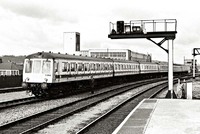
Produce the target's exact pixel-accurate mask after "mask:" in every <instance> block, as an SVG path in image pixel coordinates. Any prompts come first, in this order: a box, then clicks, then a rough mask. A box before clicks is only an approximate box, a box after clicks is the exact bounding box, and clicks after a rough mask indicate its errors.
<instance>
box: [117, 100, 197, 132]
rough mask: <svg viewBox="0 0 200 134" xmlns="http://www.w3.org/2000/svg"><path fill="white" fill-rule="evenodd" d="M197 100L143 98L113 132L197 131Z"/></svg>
mask: <svg viewBox="0 0 200 134" xmlns="http://www.w3.org/2000/svg"><path fill="white" fill-rule="evenodd" d="M199 105H200V101H199V100H185V99H144V100H143V101H142V102H141V103H140V104H138V106H137V107H136V108H135V109H133V110H132V111H131V112H130V114H129V115H128V116H127V117H126V118H125V119H124V121H123V122H122V123H121V124H120V125H119V126H118V127H117V128H116V129H115V131H114V132H113V134H178V133H179V134H197V133H199V131H200V129H199V126H200V122H199V119H198V117H199V116H200V112H199V111H200V107H198V106H199Z"/></svg>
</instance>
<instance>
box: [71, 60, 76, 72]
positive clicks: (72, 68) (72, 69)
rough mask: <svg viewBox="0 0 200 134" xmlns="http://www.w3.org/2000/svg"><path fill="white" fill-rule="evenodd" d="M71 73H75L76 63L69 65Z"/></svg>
mask: <svg viewBox="0 0 200 134" xmlns="http://www.w3.org/2000/svg"><path fill="white" fill-rule="evenodd" d="M71 71H76V63H75V62H73V63H71Z"/></svg>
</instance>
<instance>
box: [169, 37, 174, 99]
mask: <svg viewBox="0 0 200 134" xmlns="http://www.w3.org/2000/svg"><path fill="white" fill-rule="evenodd" d="M168 87H169V89H168V90H169V91H170V93H171V99H173V40H168Z"/></svg>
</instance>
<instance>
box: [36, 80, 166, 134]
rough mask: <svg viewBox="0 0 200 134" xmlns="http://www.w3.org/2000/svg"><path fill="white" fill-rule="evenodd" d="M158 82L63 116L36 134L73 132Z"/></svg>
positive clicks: (71, 133)
mask: <svg viewBox="0 0 200 134" xmlns="http://www.w3.org/2000/svg"><path fill="white" fill-rule="evenodd" d="M160 83H163V82H158V83H156V84H155V83H154V84H149V85H145V86H142V87H139V88H136V89H134V90H132V91H130V92H127V93H124V94H122V95H118V96H116V97H113V98H111V99H109V100H108V101H106V102H102V103H100V104H98V105H96V106H94V107H92V108H89V109H87V110H85V111H83V112H81V113H79V114H75V115H73V116H71V117H69V118H65V119H63V120H61V121H59V122H58V123H56V124H53V125H49V126H48V127H46V128H44V129H42V130H40V131H39V132H38V133H37V134H44V133H48V134H55V133H56V134H57V133H58V134H68V133H70V134H73V133H76V132H77V131H78V130H80V129H81V128H82V127H84V126H85V125H86V124H88V123H89V122H91V121H92V120H94V119H96V118H98V117H99V116H100V115H103V114H104V113H106V112H107V111H108V110H110V109H111V108H113V107H114V106H116V105H118V104H119V103H121V102H122V101H124V100H126V99H128V98H130V97H131V96H133V95H134V94H135V93H137V92H138V91H141V90H145V89H148V88H150V87H152V86H155V85H157V84H160Z"/></svg>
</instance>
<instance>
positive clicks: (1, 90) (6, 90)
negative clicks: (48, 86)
mask: <svg viewBox="0 0 200 134" xmlns="http://www.w3.org/2000/svg"><path fill="white" fill-rule="evenodd" d="M20 91H25V90H24V89H23V88H22V87H9V88H0V93H10V92H20Z"/></svg>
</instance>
